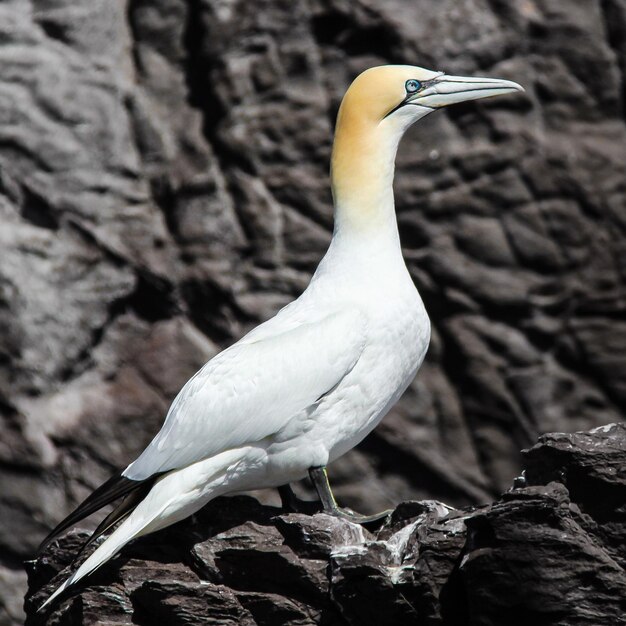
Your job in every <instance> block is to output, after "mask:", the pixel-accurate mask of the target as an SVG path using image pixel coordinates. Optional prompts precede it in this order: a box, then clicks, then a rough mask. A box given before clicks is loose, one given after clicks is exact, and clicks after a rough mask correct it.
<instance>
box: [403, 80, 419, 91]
mask: <svg viewBox="0 0 626 626" xmlns="http://www.w3.org/2000/svg"><path fill="white" fill-rule="evenodd" d="M421 86H422V83H420V81H419V80H415V79H414V78H411V79H410V80H407V81H406V83H404V88H405V89H406V92H407V93H415V92H416V91H417V90H418V89H419V88H420V87H421Z"/></svg>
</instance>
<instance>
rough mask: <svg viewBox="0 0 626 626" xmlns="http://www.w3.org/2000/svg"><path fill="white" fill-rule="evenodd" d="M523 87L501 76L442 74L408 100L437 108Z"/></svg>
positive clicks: (501, 93) (518, 89)
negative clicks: (482, 76)
mask: <svg viewBox="0 0 626 626" xmlns="http://www.w3.org/2000/svg"><path fill="white" fill-rule="evenodd" d="M514 91H524V88H523V87H522V86H521V85H518V84H517V83H514V82H513V81H510V80H503V79H501V78H471V77H468V76H448V75H447V74H442V75H441V76H437V77H436V78H433V79H432V80H431V81H429V83H428V84H427V86H426V88H425V89H422V90H420V91H418V92H417V93H416V94H415V96H414V97H413V98H411V99H410V100H409V101H408V102H410V103H411V104H419V105H421V106H426V107H430V108H433V109H438V108H439V107H445V106H448V105H449V104H456V103H457V102H465V101H466V100H479V99H480V98H491V97H493V96H501V95H503V94H506V93H513V92H514Z"/></svg>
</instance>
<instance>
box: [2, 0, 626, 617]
mask: <svg viewBox="0 0 626 626" xmlns="http://www.w3.org/2000/svg"><path fill="white" fill-rule="evenodd" d="M381 63H410V64H418V65H423V66H425V67H430V68H433V69H442V70H445V71H447V72H448V73H454V74H470V75H471V74H476V75H481V74H484V75H489V76H497V77H502V78H509V79H513V80H515V81H517V82H520V83H521V84H523V85H524V86H525V87H526V94H524V95H521V96H518V95H515V96H514V97H513V96H512V97H506V98H498V99H495V100H493V101H483V102H480V103H468V104H465V105H460V106H457V107H454V108H452V109H450V110H448V111H446V112H443V113H441V112H440V113H437V114H435V115H432V116H430V117H429V118H427V119H426V120H424V121H422V122H421V123H420V124H418V125H417V126H416V127H415V128H414V129H413V130H412V131H411V132H410V133H409V136H407V138H406V139H405V140H404V143H403V144H402V146H401V150H400V154H399V157H398V167H397V177H396V190H397V196H396V198H397V201H396V202H397V212H398V219H399V223H400V230H401V238H402V242H403V245H404V248H405V255H406V259H407V263H408V265H409V267H410V270H411V273H412V275H413V277H414V279H415V283H416V285H417V286H418V288H419V289H420V292H421V293H422V296H423V298H424V301H425V303H426V306H427V308H428V310H429V313H430V316H431V319H432V322H433V341H432V346H431V349H430V352H429V355H428V359H427V362H426V363H425V365H424V366H423V368H422V370H421V372H420V374H419V376H418V378H417V380H416V381H415V383H414V384H413V385H412V387H411V388H410V389H409V390H408V392H407V393H406V394H405V396H404V398H403V399H402V401H401V402H400V403H399V405H398V406H397V407H395V408H394V409H393V411H392V413H391V414H390V415H389V416H388V417H387V418H386V419H385V420H384V421H383V423H382V424H381V426H380V427H379V428H378V429H377V430H376V431H375V432H374V433H373V434H372V435H370V437H368V438H367V439H366V440H365V441H364V442H363V444H361V445H360V446H359V448H358V449H357V450H355V451H353V452H351V453H350V454H348V455H346V457H344V458H343V459H342V460H341V461H339V462H337V463H336V464H335V465H334V466H332V467H331V478H332V479H333V483H334V485H335V486H336V493H337V495H338V497H339V498H340V499H341V501H342V503H343V504H345V505H349V506H352V507H354V508H355V509H358V510H360V511H363V512H368V511H374V510H378V509H381V508H386V507H388V506H390V505H391V504H392V503H397V502H398V501H400V500H402V499H406V498H421V497H426V496H428V497H436V498H439V499H442V500H444V501H447V502H449V503H450V504H453V505H457V506H458V505H463V504H468V503H476V502H482V501H487V500H489V499H491V498H492V497H493V496H494V495H496V494H497V493H498V492H500V491H501V490H503V489H506V488H507V487H508V486H509V485H510V484H511V481H512V479H513V477H514V476H515V475H516V474H517V473H518V471H519V467H520V452H519V450H520V449H521V448H523V447H525V446H527V445H529V444H530V443H531V442H533V441H534V437H535V435H536V434H537V433H541V432H546V431H574V430H579V429H586V428H592V427H594V426H597V425H601V424H605V423H608V422H614V421H619V420H620V419H623V410H624V406H625V405H626V376H625V374H626V290H625V288H624V285H625V283H626V276H625V275H626V262H625V261H626V245H625V241H626V238H625V231H626V165H625V164H626V123H625V110H624V96H625V94H626V81H625V78H624V77H625V73H626V2H625V1H624V0H565V1H563V0H515V1H514V2H508V1H504V0H439V1H438V2H434V1H430V2H428V1H426V0H422V1H416V0H353V1H348V0H289V1H287V0H265V1H259V2H245V1H244V0H117V1H113V2H111V0H1V1H0V418H1V420H2V422H1V425H0V428H1V435H0V624H3V625H4V624H7V625H8V624H17V623H20V622H21V620H22V617H21V603H22V595H23V592H24V590H25V574H24V573H23V572H22V561H23V560H24V559H27V558H30V557H31V556H32V554H33V551H34V550H35V548H36V546H37V545H38V543H39V541H40V540H41V538H42V537H43V536H44V535H45V534H46V532H47V530H48V529H49V528H50V527H51V526H53V525H54V524H55V523H56V522H57V521H58V520H59V519H60V518H62V517H63V516H64V515H65V514H66V513H68V512H69V511H70V509H72V508H73V507H74V506H75V505H76V503H77V502H78V501H80V500H81V499H82V498H84V497H85V496H86V495H87V494H88V493H89V491H91V490H92V489H93V488H94V487H96V486H97V485H98V484H99V483H101V482H102V481H104V480H105V479H106V478H108V476H109V475H110V473H111V472H112V471H113V470H114V469H115V468H119V467H123V466H125V465H126V464H127V463H128V462H129V461H130V460H132V459H133V458H134V457H135V455H136V454H138V452H139V451H140V450H141V449H142V448H143V447H144V446H145V444H146V443H147V442H148V441H149V440H150V438H151V437H152V436H153V435H154V433H156V431H157V430H158V428H159V426H160V424H161V421H162V419H163V417H164V414H165V412H166V411H167V408H168V405H169V403H170V402H171V400H172V399H173V397H174V396H175V394H176V393H177V391H178V390H179V389H180V387H181V386H182V385H183V383H184V382H185V381H186V380H187V378H188V377H189V376H190V375H192V374H193V373H194V372H195V370H196V369H197V368H198V367H200V365H201V364H202V363H204V361H206V360H207V359H208V358H209V357H211V356H212V355H213V354H215V353H216V352H217V351H218V350H220V349H221V348H223V347H226V346H228V345H229V344H230V343H232V342H233V341H234V340H235V339H236V338H238V337H239V336H241V335H242V334H243V333H244V332H246V331H247V330H248V329H250V328H252V327H253V326H254V325H256V324H257V323H258V322H260V321H262V320H264V319H266V318H268V317H270V316H271V315H272V314H273V313H274V312H275V311H276V310H277V309H278V308H280V307H281V306H282V305H283V304H285V303H287V302H288V301H290V300H291V299H293V298H294V297H296V296H297V295H298V294H299V293H300V292H301V291H302V290H303V289H304V287H305V286H306V284H307V281H308V279H309V277H310V275H311V273H312V271H313V270H314V268H315V266H316V264H317V262H318V260H319V259H320V257H321V256H322V254H323V253H324V250H325V248H326V246H327V244H328V242H329V239H330V232H331V227H332V211H331V198H330V192H329V188H328V176H327V170H328V159H329V153H330V147H331V138H332V129H333V122H334V118H335V114H336V111H337V108H338V105H339V101H340V98H341V95H342V93H343V92H344V90H345V88H346V87H347V85H348V84H349V82H350V80H351V79H352V78H353V77H354V76H355V75H356V74H357V73H358V72H359V71H361V70H362V69H365V68H366V67H368V66H371V65H375V64H381ZM302 490H303V491H306V486H303V487H302ZM262 495H263V497H264V499H265V500H266V501H275V500H273V498H275V496H274V495H273V494H267V493H264V494H262Z"/></svg>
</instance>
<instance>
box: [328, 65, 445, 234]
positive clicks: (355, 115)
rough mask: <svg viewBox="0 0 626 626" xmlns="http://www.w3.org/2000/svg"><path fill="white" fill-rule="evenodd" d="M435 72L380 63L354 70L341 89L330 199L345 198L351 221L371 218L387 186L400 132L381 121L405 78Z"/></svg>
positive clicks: (400, 93)
mask: <svg viewBox="0 0 626 626" xmlns="http://www.w3.org/2000/svg"><path fill="white" fill-rule="evenodd" d="M435 76H437V72H432V71H430V70H425V69H423V68H420V67H413V66H411V65H383V66H379V67H373V68H370V69H368V70H366V71H365V72H363V73H362V74H360V75H359V76H357V78H356V79H355V80H354V82H353V83H352V84H351V85H350V87H349V89H348V91H347V92H346V95H345V96H344V98H343V101H342V103H341V107H340V108H339V114H338V116H337V126H336V129H335V143H334V146H333V155H332V165H331V170H332V172H331V173H332V183H333V195H334V197H335V204H336V205H337V207H338V208H339V207H340V206H341V205H345V204H347V203H349V204H350V205H351V206H350V209H349V210H350V213H352V214H353V217H354V218H355V219H354V220H353V221H355V222H360V223H365V222H368V223H373V222H372V218H373V216H374V215H375V214H376V209H377V206H379V205H380V204H381V203H384V202H386V201H387V200H388V199H387V198H386V197H383V196H382V194H386V193H388V192H390V190H391V180H390V179H391V178H393V169H394V166H393V161H394V159H395V149H396V146H397V142H398V140H399V135H401V132H400V133H399V132H398V127H397V126H395V125H394V123H393V122H386V123H385V124H381V122H382V121H383V120H384V119H385V116H386V115H387V114H388V113H389V112H390V111H392V110H393V109H394V108H395V107H396V106H398V104H400V103H401V102H402V101H403V99H404V98H405V96H406V90H405V83H406V81H407V80H410V79H417V80H419V81H426V80H430V79H432V78H434V77H435ZM347 210H348V208H347V207H345V210H344V212H345V211H347Z"/></svg>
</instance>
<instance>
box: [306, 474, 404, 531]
mask: <svg viewBox="0 0 626 626" xmlns="http://www.w3.org/2000/svg"><path fill="white" fill-rule="evenodd" d="M309 476H310V478H311V481H312V482H313V485H314V486H315V489H316V491H317V494H318V495H319V497H320V500H321V501H322V506H323V507H324V512H325V513H328V514H329V515H334V516H335V517H339V518H341V519H345V520H348V521H350V522H355V523H357V524H367V523H368V522H377V521H379V520H382V519H384V518H386V517H388V516H389V515H391V513H392V511H391V510H387V511H383V512H382V513H376V514H375V515H359V514H358V513H355V512H354V511H351V510H350V509H342V508H340V507H339V506H338V505H337V501H336V500H335V496H333V492H332V491H331V489H330V483H329V482H328V474H327V472H326V468H325V467H312V468H311V469H310V470H309Z"/></svg>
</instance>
